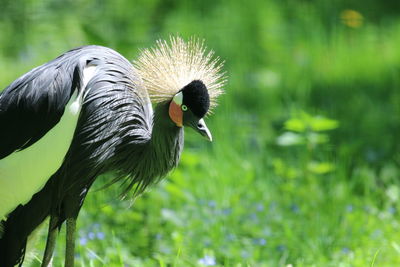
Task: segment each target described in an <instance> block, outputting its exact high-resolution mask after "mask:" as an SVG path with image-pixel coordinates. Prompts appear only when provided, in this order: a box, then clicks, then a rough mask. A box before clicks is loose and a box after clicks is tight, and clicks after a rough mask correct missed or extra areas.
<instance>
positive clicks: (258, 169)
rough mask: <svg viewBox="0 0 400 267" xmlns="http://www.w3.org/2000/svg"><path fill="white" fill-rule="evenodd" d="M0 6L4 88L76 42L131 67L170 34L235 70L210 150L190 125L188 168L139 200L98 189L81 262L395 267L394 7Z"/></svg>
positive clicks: (398, 13) (397, 106) (398, 159)
mask: <svg viewBox="0 0 400 267" xmlns="http://www.w3.org/2000/svg"><path fill="white" fill-rule="evenodd" d="M0 7H1V9H0V83H1V88H4V87H5V86H6V85H7V84H9V83H10V82H11V81H13V80H14V79H15V78H17V77H18V76H19V75H21V74H23V73H24V72H26V71H28V70H29V69H31V68H32V67H34V66H37V65H39V64H42V63H43V62H46V61H47V60H50V59H52V58H54V57H56V56H57V55H59V54H60V53H62V52H64V51H66V50H68V49H71V48H73V47H75V46H79V45H85V44H99V45H105V46H109V47H112V48H114V49H116V50H117V51H119V52H120V53H122V54H123V55H125V56H126V57H127V58H129V59H134V58H135V56H136V55H137V54H138V51H139V50H138V49H140V48H144V47H148V46H149V45H152V44H153V43H154V41H155V40H156V39H158V38H168V35H170V34H179V35H181V36H183V37H184V38H187V37H189V36H192V35H196V36H198V37H200V38H204V39H205V40H206V43H207V45H208V46H209V47H210V48H212V49H213V50H215V52H216V54H217V55H218V56H220V57H221V58H222V59H223V60H225V62H226V64H225V69H226V70H227V72H228V75H229V84H228V85H227V87H226V94H225V95H223V96H222V97H221V101H220V105H219V107H218V108H217V109H216V111H215V114H214V115H213V116H212V117H210V118H208V123H209V128H210V129H211V130H212V132H213V136H214V138H215V142H214V143H213V144H205V143H204V142H202V141H200V139H199V137H198V136H197V135H195V134H193V133H191V132H190V131H187V134H186V148H185V153H184V154H183V157H182V162H181V164H180V167H179V168H178V169H177V170H176V171H175V172H173V174H172V175H171V177H170V179H168V180H166V181H164V182H162V183H161V184H160V185H159V186H157V187H155V188H154V189H153V190H152V191H151V192H149V193H146V194H145V195H143V196H142V197H141V198H139V199H138V200H136V202H135V203H134V204H133V205H132V207H131V203H130V202H128V201H123V202H121V201H120V200H118V199H116V196H117V195H118V193H119V190H118V188H109V189H106V190H101V191H99V192H92V194H89V197H88V200H87V201H86V204H85V206H84V210H83V211H82V214H81V217H80V229H81V230H80V232H79V236H80V239H79V241H78V243H79V244H78V250H79V255H78V262H80V263H82V264H84V266H158V265H159V266H196V265H199V266H204V265H220V266H222V265H225V266H289V265H288V264H293V266H370V265H375V266H397V265H398V264H399V253H400V244H399V241H398V240H399V239H400V236H399V234H398V233H399V223H398V221H399V219H400V216H399V213H398V208H399V204H398V199H399V195H400V194H399V192H400V184H399V182H400V179H399V168H400V152H399V151H400V145H399V142H398V139H399V132H400V78H399V77H400V50H399V45H400V2H399V1H398V0H391V1H389V0H387V1H374V0H365V1H360V0H346V1H345V0H336V1H329V0H316V1H310V0H296V1H295V0H283V1H278V0H264V1H260V0H251V1H242V0H235V1H228V0H221V1H210V0H203V1H200V0H195V1H185V0H182V1H173V0H167V1H162V0H150V1H147V0H146V1H145V0H137V1H129V0H116V1H106V0H78V1H70V0H69V1H60V0H44V1H43V0H14V1H9V0H2V1H0ZM107 179H109V177H103V178H102V180H107ZM98 184H99V186H98V187H101V182H98ZM59 241H61V239H59ZM59 243H62V242H59ZM58 245H59V249H58V252H57V253H58V254H57V255H56V259H55V263H56V264H58V263H60V262H62V256H61V255H62V249H63V244H58ZM39 247H40V246H39ZM240 264H242V265H240Z"/></svg>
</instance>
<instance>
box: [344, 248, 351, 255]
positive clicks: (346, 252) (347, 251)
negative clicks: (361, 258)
mask: <svg viewBox="0 0 400 267" xmlns="http://www.w3.org/2000/svg"><path fill="white" fill-rule="evenodd" d="M350 251H351V250H350V249H349V248H348V247H344V248H342V253H343V254H349V253H350Z"/></svg>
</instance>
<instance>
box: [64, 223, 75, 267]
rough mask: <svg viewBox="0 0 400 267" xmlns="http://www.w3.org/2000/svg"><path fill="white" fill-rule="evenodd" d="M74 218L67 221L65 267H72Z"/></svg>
mask: <svg viewBox="0 0 400 267" xmlns="http://www.w3.org/2000/svg"><path fill="white" fill-rule="evenodd" d="M75 229H76V218H68V219H67V244H66V248H65V267H73V266H74V257H75Z"/></svg>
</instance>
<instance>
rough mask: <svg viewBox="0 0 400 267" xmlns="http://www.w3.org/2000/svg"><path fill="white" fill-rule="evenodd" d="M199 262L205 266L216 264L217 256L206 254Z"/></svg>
mask: <svg viewBox="0 0 400 267" xmlns="http://www.w3.org/2000/svg"><path fill="white" fill-rule="evenodd" d="M198 263H199V264H202V265H205V266H214V265H216V264H217V262H216V260H215V257H214V256H210V255H205V256H204V257H203V258H201V259H199V261H198Z"/></svg>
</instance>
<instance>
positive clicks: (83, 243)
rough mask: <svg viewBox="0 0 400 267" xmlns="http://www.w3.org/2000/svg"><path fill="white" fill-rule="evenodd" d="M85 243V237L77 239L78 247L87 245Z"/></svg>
mask: <svg viewBox="0 0 400 267" xmlns="http://www.w3.org/2000/svg"><path fill="white" fill-rule="evenodd" d="M87 242H88V240H87V238H86V237H81V238H79V244H80V245H82V246H84V245H86V244H87Z"/></svg>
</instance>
